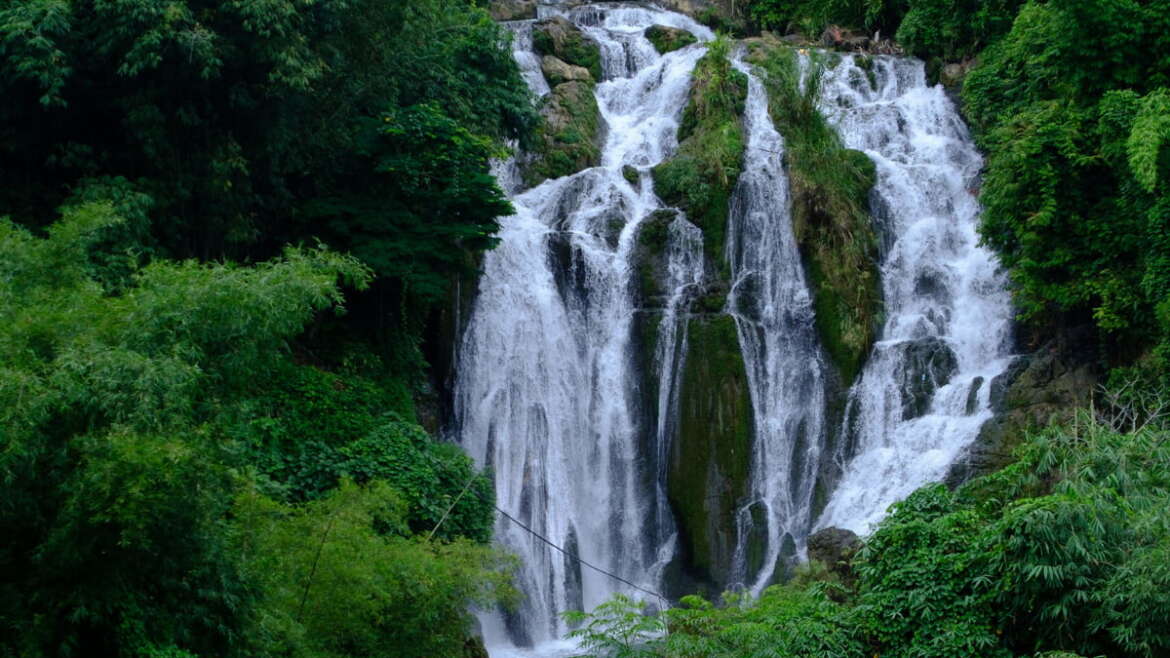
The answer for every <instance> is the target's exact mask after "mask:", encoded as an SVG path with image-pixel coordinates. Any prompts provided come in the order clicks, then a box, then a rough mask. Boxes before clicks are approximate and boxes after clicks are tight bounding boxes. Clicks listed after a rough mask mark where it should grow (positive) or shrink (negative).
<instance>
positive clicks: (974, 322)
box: [817, 56, 1012, 533]
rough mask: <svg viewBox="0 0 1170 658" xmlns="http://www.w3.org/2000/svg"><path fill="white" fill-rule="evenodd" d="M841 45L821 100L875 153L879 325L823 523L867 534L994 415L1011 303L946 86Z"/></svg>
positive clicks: (861, 146)
mask: <svg viewBox="0 0 1170 658" xmlns="http://www.w3.org/2000/svg"><path fill="white" fill-rule="evenodd" d="M871 73H872V76H871V75H869V74H867V72H866V71H865V70H863V69H862V68H861V67H859V66H858V65H857V62H856V61H855V59H854V58H853V57H851V56H850V57H845V58H844V59H843V61H842V62H841V63H840V64H838V65H837V66H836V67H834V68H831V69H829V70H827V71H826V72H825V77H824V80H823V88H822V97H821V108H822V111H823V112H824V113H825V115H826V116H827V117H828V119H829V120H830V122H832V123H833V124H834V125H835V126H836V127H837V128H838V130H839V131H840V133H841V136H842V138H843V139H844V141H845V144H846V145H847V146H848V147H849V148H853V149H857V150H860V151H864V152H865V153H866V154H867V155H868V156H869V157H870V158H871V159H872V160H873V161H874V163H875V164H876V165H877V185H876V187H875V190H874V192H873V195H872V197H871V206H872V207H873V210H874V217H875V220H876V222H877V226H878V231H879V233H880V234H881V236H882V240H883V249H882V253H883V255H882V264H881V278H882V288H883V293H884V298H885V316H886V319H885V325H884V327H883V329H882V332H881V336H880V339H879V341H878V343H877V344H876V345H875V347H874V349H873V352H872V354H871V356H870V358H869V361H868V363H867V364H866V366H865V369H864V371H863V373H862V375H861V378H860V380H859V381H858V383H857V384H855V385H854V387H853V389H852V390H851V391H850V399H849V406H848V409H847V412H846V421H845V428H844V429H843V430H842V431H843V433H844V436H845V438H846V440H845V441H843V442H842V451H841V454H839V455H838V459H841V460H842V462H843V463H845V464H847V466H846V469H845V473H844V476H843V477H842V479H841V481H840V483H839V484H838V486H837V488H836V490H835V492H834V493H833V495H832V497H831V499H830V501H829V504H828V506H827V507H826V509H825V511H824V513H823V514H822V515H821V518H820V520H819V521H818V523H817V525H818V526H820V527H829V526H837V527H843V528H848V529H852V530H854V531H856V532H859V533H864V532H866V531H868V530H869V529H871V528H872V525H873V524H874V523H876V522H877V521H879V520H880V519H881V518H882V516H884V514H885V512H886V508H887V507H888V506H889V505H890V504H891V503H894V502H896V501H898V500H901V499H902V498H905V497H906V496H907V495H908V494H909V493H910V492H912V491H913V490H914V489H916V488H918V487H919V486H921V485H923V484H925V483H927V482H931V481H936V480H940V479H942V477H943V476H944V475H945V473H946V469H947V467H948V466H949V465H950V464H951V463H952V462H953V461H954V460H955V458H956V457H958V456H959V453H960V452H961V451H962V450H963V449H964V448H965V447H966V446H967V445H968V444H970V443H971V441H972V440H974V438H975V436H976V435H977V434H978V432H979V428H980V427H981V426H982V425H983V423H984V422H985V421H986V420H987V419H988V418H989V417H990V416H991V410H990V401H989V398H990V396H989V391H990V388H991V387H990V382H991V381H992V380H993V379H994V378H995V377H996V376H998V375H999V374H1000V373H1002V372H1003V371H1004V369H1005V368H1006V367H1007V365H1008V363H1009V361H1010V357H1009V354H1008V350H1009V349H1010V336H1009V334H1010V326H1011V317H1012V309H1011V303H1010V299H1009V295H1008V294H1007V292H1006V287H1005V283H1004V281H1003V278H1002V274H1001V273H1000V272H999V269H998V263H997V262H996V260H995V258H994V256H993V254H992V253H991V252H989V251H988V250H987V249H984V248H983V247H980V246H979V245H978V236H977V234H976V225H977V221H978V216H979V204H978V202H977V200H976V197H975V191H974V190H973V189H972V188H973V187H975V186H976V185H977V181H978V178H977V177H978V173H979V169H980V166H981V160H980V156H979V154H978V152H977V151H976V150H975V147H974V144H973V143H972V141H971V139H970V136H969V135H968V132H967V129H966V127H965V126H964V125H963V122H962V120H961V119H960V117H959V114H958V112H957V111H956V110H955V107H954V105H953V104H952V103H951V101H950V100H949V99H948V98H947V97H946V95H945V93H944V92H943V89H942V87H939V86H934V87H930V86H928V85H927V84H926V80H925V75H924V72H923V65H922V63H921V62H919V61H917V60H911V59H904V58H894V57H875V58H873V60H872V71H871Z"/></svg>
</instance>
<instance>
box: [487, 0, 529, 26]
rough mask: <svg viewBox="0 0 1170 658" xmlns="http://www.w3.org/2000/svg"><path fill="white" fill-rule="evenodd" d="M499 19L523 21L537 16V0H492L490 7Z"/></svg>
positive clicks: (493, 15) (495, 17)
mask: <svg viewBox="0 0 1170 658" xmlns="http://www.w3.org/2000/svg"><path fill="white" fill-rule="evenodd" d="M488 11H489V12H490V13H491V15H492V18H493V19H495V20H497V21H522V20H528V19H531V18H536V0H492V4H491V5H490V6H489V7H488Z"/></svg>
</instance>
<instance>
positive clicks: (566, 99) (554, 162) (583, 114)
mask: <svg viewBox="0 0 1170 658" xmlns="http://www.w3.org/2000/svg"><path fill="white" fill-rule="evenodd" d="M541 116H542V118H543V120H542V121H541V124H540V125H539V126H538V127H537V130H536V139H535V140H534V147H533V149H532V150H531V154H532V156H533V160H532V161H531V162H530V163H529V164H528V165H527V166H526V167H525V169H524V180H525V182H526V183H528V184H529V185H535V184H537V183H539V182H541V181H543V180H545V179H548V178H560V177H562V176H568V175H569V174H573V173H576V172H578V171H581V170H582V169H586V168H588V167H594V166H597V165H598V164H600V162H601V148H600V147H599V146H598V132H599V130H600V128H601V110H600V109H599V108H598V107H597V99H596V98H595V97H594V96H593V85H592V84H590V83H587V82H566V83H563V84H560V85H557V86H556V87H555V88H554V89H553V90H552V92H551V93H550V94H549V95H548V96H547V97H545V99H544V107H542V108H541Z"/></svg>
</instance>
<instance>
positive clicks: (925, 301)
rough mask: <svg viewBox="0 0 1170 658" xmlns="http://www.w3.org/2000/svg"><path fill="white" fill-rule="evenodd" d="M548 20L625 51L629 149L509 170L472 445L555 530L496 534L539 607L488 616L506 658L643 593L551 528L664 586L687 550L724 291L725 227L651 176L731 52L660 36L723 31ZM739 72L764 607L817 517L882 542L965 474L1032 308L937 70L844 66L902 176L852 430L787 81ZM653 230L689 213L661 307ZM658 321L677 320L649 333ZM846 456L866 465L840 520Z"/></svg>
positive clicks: (828, 103) (886, 165)
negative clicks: (824, 321)
mask: <svg viewBox="0 0 1170 658" xmlns="http://www.w3.org/2000/svg"><path fill="white" fill-rule="evenodd" d="M540 12H541V15H542V16H541V17H542V18H543V17H545V16H547V15H550V14H557V15H561V16H564V17H566V18H567V19H569V20H570V21H571V22H572V23H573V24H574V25H576V26H577V27H578V28H580V29H581V30H582V31H583V32H584V33H585V34H586V35H588V37H589V38H591V39H593V40H594V41H595V42H597V43H598V44H599V45H600V52H601V59H602V69H603V80H604V81H603V82H601V83H600V84H598V85H597V86H596V89H595V96H596V99H597V102H598V106H599V109H600V113H601V118H602V121H603V123H604V127H603V130H602V134H603V136H604V137H603V140H604V144H603V145H602V152H601V165H600V166H598V167H593V168H590V169H586V170H585V171H581V172H579V173H576V174H573V175H571V176H566V177H564V178H559V179H555V180H549V181H545V182H543V183H541V184H540V185H538V186H536V187H534V188H532V189H527V190H525V189H523V185H522V183H521V177H520V176H519V172H518V168H517V164H516V162H514V161H509V162H505V163H499V164H498V166H497V167H496V175H497V177H498V179H499V180H500V183H501V185H502V186H503V187H504V188H505V190H506V191H507V192H508V194H509V196H510V197H511V198H512V201H513V204H514V206H515V208H516V213H515V214H514V215H513V216H510V217H506V218H502V219H501V231H500V238H501V243H500V246H499V247H498V248H496V249H495V250H493V251H491V252H489V253H488V254H487V255H486V257H485V260H484V272H483V276H482V278H481V281H480V284H479V291H478V295H477V297H476V300H475V305H474V309H473V312H472V315H471V318H470V321H469V322H468V325H467V328H466V330H465V332H464V334H463V337H462V340H461V343H460V346H459V348H458V365H457V378H456V383H455V384H456V389H455V418H454V419H453V427H454V430H455V434H456V435H457V437H458V439H459V440H460V442H461V443H462V444H463V446H464V447H465V448H466V449H467V451H468V452H469V453H470V454H471V455H472V456H473V457H474V458H475V459H476V460H477V462H478V463H479V464H481V465H483V466H486V467H490V468H491V469H492V471H493V473H494V477H495V485H496V495H497V504H498V506H499V507H500V508H501V509H502V510H504V511H505V512H507V514H508V516H509V517H513V518H514V519H515V520H516V521H518V522H519V523H522V524H524V525H525V526H527V527H528V528H529V529H531V531H532V532H529V530H526V529H525V528H522V527H520V525H519V524H518V523H516V522H515V521H513V520H511V519H509V518H505V517H501V518H500V520H499V523H498V524H497V527H496V537H497V539H498V540H499V541H500V542H501V543H502V544H504V545H505V546H506V547H507V548H508V549H510V550H512V551H514V552H515V553H517V554H518V555H519V556H520V558H521V560H522V566H521V570H520V573H519V575H518V580H519V583H518V584H519V586H520V588H521V589H522V591H523V592H524V595H525V598H524V601H523V603H522V604H521V609H520V610H519V611H518V612H516V613H514V614H511V615H506V616H505V615H499V614H495V613H485V614H484V615H482V616H481V620H482V622H483V631H484V634H485V639H486V640H487V643H488V645H489V647H492V651H493V655H497V656H500V655H513V654H514V653H515V650H514V649H511V648H509V647H514V646H516V645H521V646H523V645H534V644H535V645H542V648H540V649H537V650H536V651H535V653H536V655H553V654H555V653H557V651H558V649H556V648H555V647H554V646H553V644H549V642H554V641H555V639H556V638H558V637H561V636H562V635H563V634H564V633H565V631H566V630H567V629H566V628H565V626H564V624H563V622H562V621H561V619H560V613H562V612H564V611H566V610H575V609H591V608H592V607H594V606H595V605H597V604H598V603H601V602H602V601H604V600H606V599H607V598H609V597H610V596H611V595H612V594H613V593H615V592H619V591H626V592H627V593H631V594H634V593H636V592H633V591H630V590H629V588H627V586H626V585H624V584H622V583H621V582H620V581H618V580H616V579H613V578H611V577H609V576H607V575H604V574H602V573H599V572H595V571H593V570H591V569H589V568H586V567H584V566H583V565H582V564H580V563H578V562H577V561H575V560H572V559H569V558H567V557H566V556H565V555H563V554H561V553H560V552H558V551H556V550H554V549H553V548H551V547H550V546H549V545H547V544H546V543H544V542H543V541H542V539H540V538H539V537H537V536H536V535H539V536H540V537H544V538H547V539H548V540H550V541H552V542H554V543H556V544H558V545H559V546H562V547H564V548H565V549H566V550H567V551H568V552H570V553H574V554H577V555H579V556H580V557H581V558H582V559H583V560H584V561H586V562H588V563H590V564H593V565H597V566H599V567H601V568H603V569H605V570H607V571H609V572H611V573H613V574H617V575H618V576H620V577H621V578H623V579H626V580H628V581H631V582H633V583H637V584H638V585H639V586H643V587H645V588H647V589H651V590H658V591H661V589H662V587H663V585H664V584H663V583H662V582H661V581H662V579H663V574H664V572H665V571H666V569H667V566H668V565H669V564H670V563H671V562H672V560H675V559H676V558H677V557H678V555H676V553H681V552H682V551H680V550H678V549H677V546H678V544H679V542H678V538H677V536H676V535H678V531H677V528H676V525H675V519H674V516H673V513H672V510H671V507H670V506H669V505H668V503H667V500H668V496H667V492H666V490H665V483H666V481H667V475H666V471H667V466H666V464H667V461H668V458H669V457H668V455H669V453H670V450H671V441H672V440H674V439H675V437H677V436H678V435H679V425H680V424H681V421H680V418H681V417H682V416H681V410H680V404H682V401H681V400H680V397H681V393H680V386H681V383H680V382H681V380H682V379H683V371H684V368H685V364H686V361H687V356H688V353H689V352H690V347H689V345H688V326H689V324H688V323H689V321H690V319H691V318H692V309H691V306H692V303H693V302H694V299H695V297H696V296H698V295H701V294H703V289H704V286H705V285H706V284H708V283H709V281H708V279H709V278H710V276H711V273H708V272H705V271H704V269H705V256H704V249H703V239H704V236H703V233H702V231H701V230H700V229H699V228H698V227H696V226H695V225H694V224H692V223H691V222H690V221H688V219H687V218H686V217H685V215H683V214H682V213H674V214H672V215H662V214H661V213H659V212H658V211H661V210H662V207H661V206H662V203H661V201H660V200H659V199H658V197H657V196H656V195H655V193H654V190H653V183H652V177H651V176H650V175H649V171H650V169H651V168H652V167H654V166H655V165H657V164H659V163H660V162H662V161H663V160H664V159H665V158H667V157H669V156H670V155H671V154H672V153H673V152H674V151H675V150H676V148H677V131H678V125H679V120H680V116H681V114H682V111H683V109H684V106H685V104H686V102H687V99H688V94H689V87H690V78H691V72H692V71H693V69H694V67H695V65H696V62H697V61H698V60H699V58H700V57H701V56H702V55H703V53H704V52H705V47H704V45H703V43H699V44H696V45H692V46H689V47H686V48H683V49H681V50H678V51H675V52H673V53H670V54H667V55H664V56H663V55H659V54H658V53H657V52H656V51H655V50H654V48H653V47H652V46H651V45H650V43H649V42H648V41H647V39H646V38H645V36H644V30H645V29H646V28H647V27H649V26H651V25H655V24H658V25H667V26H673V27H678V28H682V29H685V30H687V31H689V32H691V33H692V34H695V35H696V36H697V37H699V40H700V42H705V41H709V40H711V39H712V38H714V35H713V34H712V33H711V32H710V31H709V30H708V29H707V28H704V27H702V26H700V25H698V24H696V23H695V22H694V21H692V20H690V19H688V18H686V17H684V16H682V15H680V14H675V13H672V12H667V11H662V10H656V9H651V8H647V7H645V6H636V5H626V4H618V3H606V4H603V5H589V6H584V7H578V8H576V9H572V10H567V11H560V10H559V9H558V8H557V7H556V6H555V5H551V6H550V5H547V4H542V5H541V6H540ZM509 26H510V27H511V28H512V30H513V31H514V33H515V35H516V38H515V40H514V43H515V48H516V52H515V57H516V61H517V62H518V64H519V65H520V68H521V70H522V72H523V74H524V76H525V79H526V80H527V81H528V83H529V85H530V87H531V88H532V90H533V91H534V92H535V93H537V94H539V95H545V94H548V93H549V92H550V88H549V85H548V82H547V81H546V80H545V78H544V76H543V74H542V72H541V61H540V59H539V58H538V57H537V56H536V54H535V53H534V52H532V43H533V39H532V26H533V22H532V21H517V22H513V23H510V24H509ZM806 64H807V61H806ZM734 65H735V67H736V68H737V69H739V70H740V71H742V72H744V73H747V74H748V77H749V85H748V98H747V103H746V107H745V111H744V117H743V121H744V128H745V136H746V142H747V150H746V153H745V156H744V168H743V173H742V174H741V175H740V177H739V180H738V182H737V184H736V189H735V190H734V193H733V195H732V200H731V206H730V208H729V226H728V241H727V253H726V256H727V259H728V264H729V266H730V267H729V270H730V282H731V290H730V293H729V295H728V301H727V305H726V308H724V309H723V311H722V313H725V314H729V315H730V316H731V317H732V318H734V321H735V327H736V336H737V339H738V345H737V346H735V347H736V348H737V349H738V350H739V351H740V352H741V353H742V356H743V365H744V371H745V373H746V379H747V389H748V395H749V397H750V404H751V420H752V425H751V428H752V430H751V431H752V448H751V468H750V482H749V483H748V485H749V486H748V488H747V490H746V497H745V498H744V499H743V500H738V499H737V500H736V501H734V502H735V509H736V514H735V515H736V518H735V519H734V525H735V533H736V536H735V538H734V541H735V547H734V554H733V556H732V557H731V560H730V561H731V562H733V564H732V565H731V567H730V569H729V571H728V572H729V573H730V581H729V582H728V583H726V584H728V585H733V586H734V585H742V586H743V587H744V588H747V589H749V590H750V591H752V592H754V593H758V592H759V591H760V590H761V589H762V588H763V587H764V586H766V585H767V584H769V583H771V582H773V581H774V580H775V579H776V578H777V577H779V575H780V574H779V573H778V571H777V569H778V567H780V566H782V565H784V564H785V563H786V561H787V560H789V559H791V558H792V557H793V556H794V555H795V554H798V553H799V552H800V551H801V550H802V548H803V545H804V542H805V539H806V537H807V535H808V533H809V531H810V530H811V529H813V528H814V527H826V526H831V525H835V526H841V527H846V528H851V529H854V530H857V531H859V532H865V531H866V530H868V529H869V526H870V524H872V523H873V522H875V521H877V520H878V519H880V518H881V516H882V515H883V514H884V512H885V509H886V507H887V506H888V505H889V504H890V503H892V502H895V501H896V500H898V499H900V498H902V497H904V496H905V495H906V494H908V493H909V492H910V491H912V490H913V489H914V488H916V487H917V486H920V485H921V484H923V483H925V482H927V481H929V480H932V479H938V478H940V477H941V476H942V475H943V473H944V471H945V469H946V468H947V467H948V466H949V464H950V463H951V462H952V461H953V460H954V459H955V458H956V457H957V455H958V453H959V452H960V451H961V450H962V449H963V448H964V447H965V446H966V445H967V444H968V443H970V442H971V440H972V439H973V438H974V436H975V434H976V432H977V431H978V429H979V427H980V426H981V425H982V423H983V422H984V421H985V420H986V419H987V418H988V417H989V416H990V413H991V412H990V410H989V389H990V384H989V383H990V382H991V380H992V379H993V378H994V377H995V376H997V375H998V374H1000V373H1001V372H1002V371H1003V370H1004V368H1005V367H1006V365H1007V363H1008V361H1009V358H1008V355H1007V351H1006V350H1007V348H1008V345H1009V341H1008V333H1009V325H1010V316H1011V309H1010V305H1009V300H1008V296H1007V294H1006V293H1005V292H1004V285H1003V281H1002V280H1001V276H1000V274H999V273H998V272H997V265H996V262H995V260H994V258H993V257H992V256H991V254H990V253H988V252H987V251H986V250H984V249H982V248H980V247H978V245H977V239H976V234H975V223H976V220H977V217H978V212H979V208H978V205H977V203H976V200H975V197H974V194H973V192H972V191H971V190H970V188H971V187H972V186H973V185H974V184H975V181H976V180H977V174H978V170H979V166H980V160H979V156H978V154H977V153H976V152H975V150H974V147H973V146H972V144H971V141H970V139H969V137H968V135H967V133H966V130H965V128H964V127H963V125H962V122H961V120H960V119H959V117H958V115H957V113H956V112H955V110H954V108H953V106H952V105H951V103H950V102H949V101H948V100H947V98H946V97H945V95H944V94H943V92H942V90H941V89H940V88H930V87H927V86H926V84H925V80H924V77H923V72H922V65H921V63H919V62H915V61H912V60H907V59H896V58H889V57H879V58H875V59H874V66H873V70H872V72H870V73H868V74H867V72H866V71H865V70H863V69H861V68H860V67H859V66H858V65H857V63H856V62H855V61H854V60H853V59H852V58H851V57H848V56H846V57H844V58H843V60H842V61H841V62H840V63H839V64H838V65H837V66H835V67H834V68H832V69H830V70H829V71H828V72H827V74H826V76H825V78H824V83H823V94H822V109H823V111H824V112H825V113H826V115H827V116H828V117H829V119H830V121H831V122H832V123H833V124H834V125H835V126H837V127H838V129H839V130H840V132H841V134H842V137H843V138H844V141H845V142H846V144H847V145H848V146H849V147H850V148H855V149H859V150H863V151H865V152H866V153H867V154H868V155H869V156H870V157H871V158H872V159H873V160H874V161H875V163H876V164H877V173H878V183H877V186H876V188H875V190H874V192H873V194H872V196H871V202H872V204H871V205H872V206H873V210H874V218H875V221H876V222H877V224H878V229H879V233H880V234H881V236H882V238H883V248H882V267H881V274H882V282H883V292H884V295H885V303H886V320H885V326H884V328H883V331H882V335H881V340H880V341H879V342H878V343H877V344H876V345H875V347H874V349H873V352H872V355H871V356H870V358H869V360H868V362H867V365H866V367H865V369H864V371H863V374H862V376H861V377H860V378H859V380H858V381H857V382H856V383H855V384H854V386H853V388H852V389H851V390H850V392H849V397H848V404H847V408H846V412H845V421H844V423H843V426H842V427H829V426H827V422H826V419H827V415H826V414H827V407H828V406H829V404H830V400H829V390H828V388H827V384H826V378H827V377H826V361H825V358H824V356H823V352H822V348H821V346H820V344H819V340H818V336H817V334H816V329H815V324H814V316H813V307H812V303H811V299H810V293H809V289H808V286H807V283H806V280H805V276H804V272H803V267H802V264H801V261H800V255H799V250H798V248H797V245H796V241H795V238H794V235H793V228H792V222H791V211H790V206H791V201H790V199H789V192H788V181H787V178H786V172H785V169H784V166H783V152H784V141H783V139H782V138H781V136H780V135H779V134H777V132H776V130H775V128H774V127H773V125H772V122H771V120H770V117H769V114H768V106H767V98H766V96H765V91H764V88H763V85H762V84H761V83H760V81H759V80H758V79H756V78H755V77H754V75H752V73H751V71H750V69H749V67H748V66H747V65H746V64H744V63H743V61H742V60H740V59H738V58H737V59H736V61H735V62H734ZM807 68H808V67H807V66H805V69H806V70H807ZM871 79H872V81H871ZM629 167H633V168H634V169H635V170H636V171H637V174H638V175H637V176H636V177H635V176H632V175H631V172H630V171H629ZM631 180H633V181H634V182H631ZM662 217H668V219H662ZM652 221H653V222H666V223H665V236H666V237H665V245H664V249H663V251H662V262H663V268H662V269H663V271H662V272H661V278H662V281H660V283H661V292H662V293H663V295H662V299H660V300H658V301H656V302H655V304H654V308H652V309H646V308H639V307H638V305H639V303H640V301H641V302H645V301H646V300H640V301H639V297H638V295H637V294H635V288H636V287H637V286H636V285H635V283H636V282H635V277H636V266H637V260H638V258H639V246H638V235H639V231H640V230H642V229H643V227H644V226H650V224H649V223H648V222H652ZM643 313H652V314H653V315H654V317H655V323H640V321H639V317H640V315H639V314H643ZM648 326H656V327H657V328H656V329H654V334H655V335H654V338H653V340H654V347H653V349H650V348H648V347H647V346H646V342H645V337H644V336H643V335H642V333H641V331H642V330H644V329H645V328H646V327H648ZM642 352H646V353H642ZM651 352H652V353H651ZM830 442H832V443H833V445H835V446H836V449H835V452H834V453H831V454H830V453H826V450H825V446H826V445H828V444H829V443H830ZM826 459H835V460H837V462H839V464H840V469H841V470H842V471H843V475H842V476H841V480H840V483H839V484H838V485H837V488H836V490H835V492H834V493H833V495H832V497H831V499H830V501H829V503H828V505H827V507H826V508H825V509H824V511H823V513H822V514H821V515H820V516H819V518H817V519H814V518H813V514H814V512H815V511H816V510H814V509H813V498H814V495H813V491H814V486H816V485H817V484H818V481H817V480H818V477H819V475H818V474H820V473H822V466H823V463H824V462H825V460H826ZM821 484H822V485H823V484H824V483H823V482H822V483H821ZM684 485H685V486H694V487H702V486H704V483H703V482H694V483H693V484H691V483H684ZM533 533H535V535H534V534H533ZM554 644H555V642H554Z"/></svg>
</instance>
